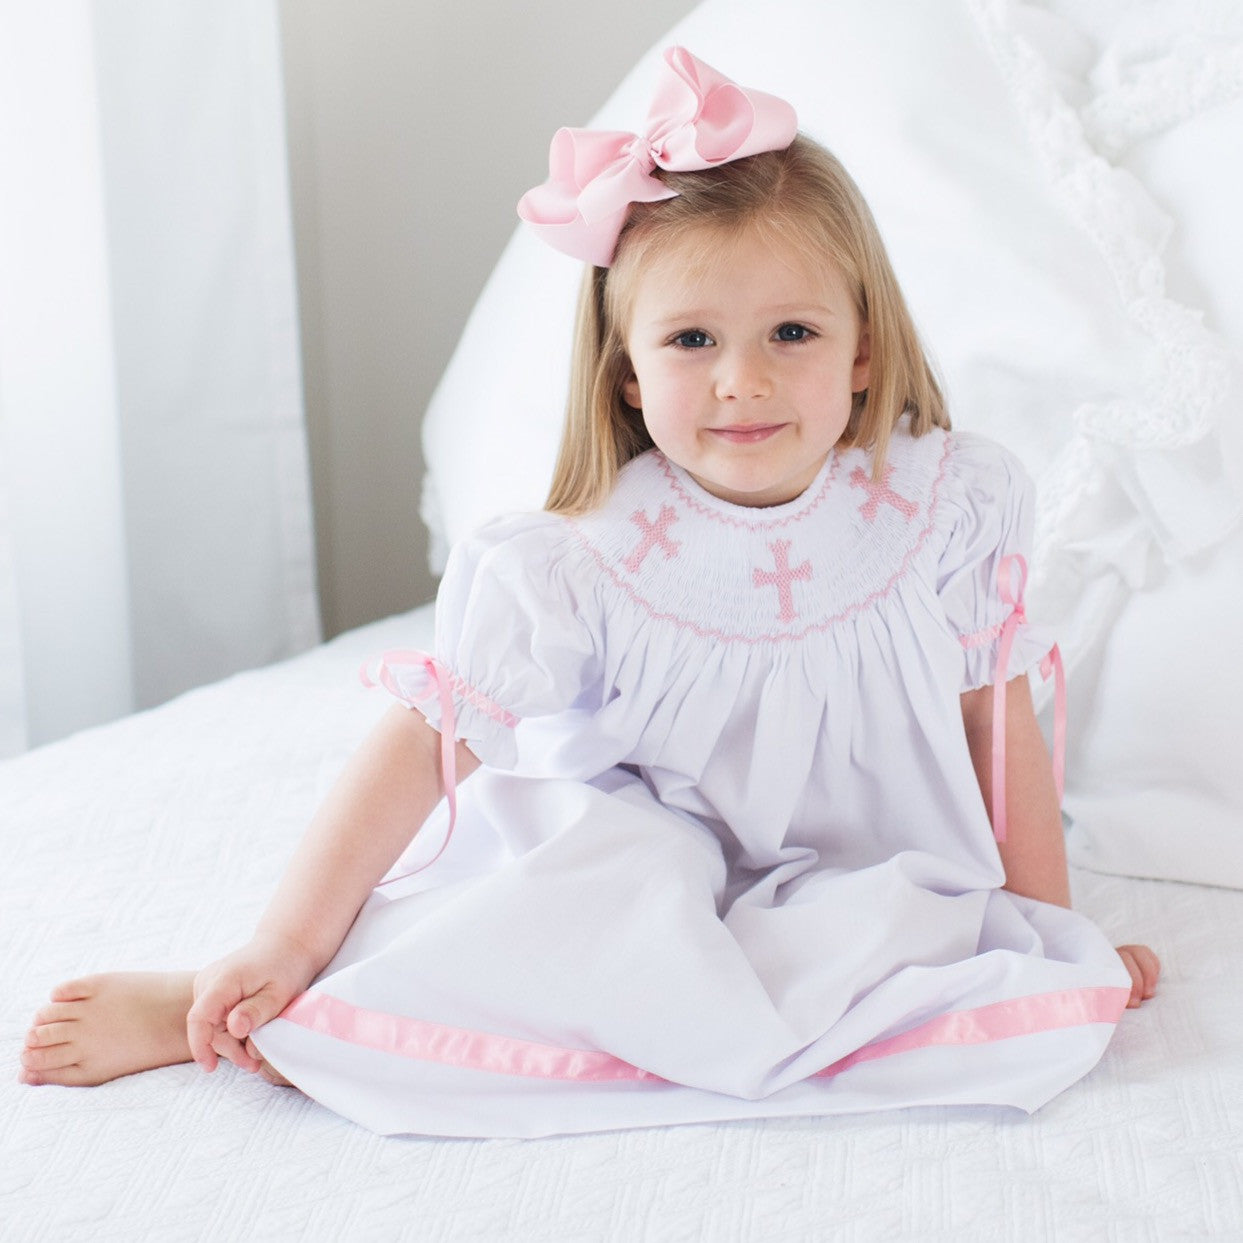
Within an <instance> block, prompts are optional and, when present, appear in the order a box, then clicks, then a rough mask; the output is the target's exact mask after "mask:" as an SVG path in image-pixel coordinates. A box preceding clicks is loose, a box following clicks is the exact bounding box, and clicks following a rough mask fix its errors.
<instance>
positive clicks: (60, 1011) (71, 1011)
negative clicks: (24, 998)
mask: <svg viewBox="0 0 1243 1243" xmlns="http://www.w3.org/2000/svg"><path fill="white" fill-rule="evenodd" d="M81 1010H82V1007H81V1004H80V1003H74V1002H68V1001H54V1002H52V1003H51V1004H50V1005H47V1006H41V1007H40V1008H39V1009H38V1010H36V1011H35V1021H34V1023H33V1024H32V1026H34V1027H40V1026H43V1025H44V1024H47V1023H68V1022H70V1021H71V1020H73V1019H75V1018H77V1017H78V1015H79V1014H80V1013H81Z"/></svg>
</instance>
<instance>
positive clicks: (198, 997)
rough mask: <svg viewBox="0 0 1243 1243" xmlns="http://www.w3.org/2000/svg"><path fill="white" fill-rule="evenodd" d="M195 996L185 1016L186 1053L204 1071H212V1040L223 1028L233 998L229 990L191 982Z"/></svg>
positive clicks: (214, 1059) (214, 1056)
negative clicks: (187, 1047)
mask: <svg viewBox="0 0 1243 1243" xmlns="http://www.w3.org/2000/svg"><path fill="white" fill-rule="evenodd" d="M194 989H195V998H194V1004H193V1005H192V1006H191V1007H190V1012H189V1013H188V1014H187V1015H186V1039H187V1041H188V1042H189V1045H190V1055H191V1057H193V1058H194V1060H195V1061H196V1062H198V1064H199V1065H200V1066H201V1067H202V1068H203V1069H204V1070H215V1069H216V1066H217V1063H218V1060H219V1059H218V1058H217V1056H216V1051H215V1049H214V1048H213V1047H212V1042H213V1040H214V1039H215V1037H216V1034H217V1033H218V1032H221V1031H223V1030H224V1025H225V1018H226V1016H227V1014H228V1009H229V1006H230V1005H232V1004H233V1002H235V1001H236V1000H237V993H236V991H234V990H233V989H224V988H220V987H218V986H217V987H212V986H211V985H208V986H207V987H205V988H204V987H201V986H200V984H199V981H198V980H195V982H194Z"/></svg>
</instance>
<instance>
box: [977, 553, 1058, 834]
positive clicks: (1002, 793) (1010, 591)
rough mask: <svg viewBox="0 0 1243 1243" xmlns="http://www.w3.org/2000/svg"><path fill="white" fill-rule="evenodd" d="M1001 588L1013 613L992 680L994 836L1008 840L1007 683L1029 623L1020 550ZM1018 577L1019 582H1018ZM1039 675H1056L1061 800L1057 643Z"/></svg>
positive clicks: (1005, 567) (1004, 564) (1004, 568)
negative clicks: (1018, 636) (1016, 645)
mask: <svg viewBox="0 0 1243 1243" xmlns="http://www.w3.org/2000/svg"><path fill="white" fill-rule="evenodd" d="M997 577H998V590H999V591H1000V594H1001V598H1002V600H1003V601H1004V602H1005V603H1006V604H1008V605H1009V606H1010V615H1009V616H1008V617H1007V618H1006V620H1005V623H1004V624H1003V625H1002V628H1001V639H1000V642H999V643H998V645H997V672H996V675H995V680H994V682H993V835H994V837H996V839H997V840H998V841H999V842H1004V841H1005V840H1006V682H1007V680H1008V678H1009V668H1010V651H1011V649H1012V648H1013V647H1014V638H1015V635H1016V634H1017V633H1018V631H1019V627H1020V626H1024V625H1026V624H1027V613H1026V611H1025V609H1024V607H1023V593H1024V591H1025V590H1026V587H1027V561H1026V560H1025V558H1023V557H1022V556H1021V555H1020V554H1019V553H1012V554H1010V555H1009V556H1007V557H1003V558H1002V560H1001V565H1000V567H999V568H998V574H997ZM1016 580H1017V585H1016ZM1040 676H1041V677H1042V678H1044V680H1045V681H1046V682H1047V681H1048V680H1049V678H1050V676H1052V677H1053V678H1054V690H1053V779H1054V781H1055V782H1056V783H1057V801H1058V804H1059V806H1060V805H1061V801H1062V790H1063V788H1064V786H1065V776H1066V672H1065V669H1064V668H1063V666H1062V653H1061V651H1060V650H1059V649H1058V646H1057V644H1056V643H1055V644H1054V645H1053V646H1052V647H1051V648H1050V649H1049V651H1048V653H1047V654H1046V655H1045V657H1044V659H1043V660H1042V661H1041V662H1040Z"/></svg>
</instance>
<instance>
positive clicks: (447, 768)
mask: <svg viewBox="0 0 1243 1243" xmlns="http://www.w3.org/2000/svg"><path fill="white" fill-rule="evenodd" d="M401 667H405V668H418V669H422V670H423V672H424V673H425V674H427V676H428V678H429V679H430V683H431V684H430V686H429V688H428V691H427V693H426V694H425V695H414V696H411V695H408V694H407V693H406V691H405V690H404V689H403V688H402V686H401V684H400V683H399V682H398V681H397V677H396V675H395V674H394V673H393V669H394V668H401ZM376 675H377V678H378V679H379V680H378V682H377V681H376V680H375V679H373V678H372V677H371V674H370V673H369V671H368V669H367V666H366V665H364V666H363V667H362V669H360V670H359V677H360V678H361V679H362V684H363V685H364V686H367V687H374V686H376V685H379V686H383V687H384V689H385V690H386V691H388V692H389V694H390V695H392V696H393V697H394V698H395V699H398V700H400V701H401V702H402V703H404V704H405V705H406V706H407V707H408V708H414V707H415V705H416V704H418V703H422V702H423V701H425V700H427V699H430V698H431V697H432V695H433V694H436V695H437V696H438V697H439V699H440V776H441V784H442V785H443V786H444V792H445V802H446V803H447V804H448V805H449V827H448V829H446V830H445V838H444V841H443V842H441V843H440V849H439V850H437V851H436V853H435V854H434V855H433V856H432V857H431V858H430V859H428V861H427V862H426V863H421V864H420V865H419V866H418V867H417V868H411V869H410V871H408V872H402V873H400V874H399V875H397V876H390V877H389V878H388V879H387V880H385V881H382V882H381V883H380V885H379V886H377V888H383V887H384V886H385V885H391V884H393V883H394V882H395V881H399V880H405V879H406V877H408V876H413V875H415V873H416V872H421V871H423V870H424V868H429V867H431V866H432V864H433V863H435V862H436V860H437V859H439V858H440V856H441V855H443V854H444V852H445V850H446V848H447V847H448V845H449V841H450V839H451V838H452V837H453V829H454V827H455V826H456V824H457V718H456V714H455V712H454V708H453V690H452V686H451V684H450V680H449V675H448V673H446V672H445V669H444V666H443V665H441V664H440V662H439V661H438V660H437V659H436V658H435V657H434V656H429V655H428V654H427V653H426V652H420V651H417V650H416V649H414V648H395V649H393V650H392V651H388V652H384V653H383V654H382V655H381V656H380V658H379V667H378V668H377V670H376Z"/></svg>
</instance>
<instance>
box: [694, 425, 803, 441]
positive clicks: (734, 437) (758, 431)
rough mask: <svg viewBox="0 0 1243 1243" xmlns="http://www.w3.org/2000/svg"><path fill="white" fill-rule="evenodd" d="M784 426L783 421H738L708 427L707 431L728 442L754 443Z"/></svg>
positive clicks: (772, 434)
mask: <svg viewBox="0 0 1243 1243" xmlns="http://www.w3.org/2000/svg"><path fill="white" fill-rule="evenodd" d="M785 426H786V425H785V424H784V423H745V424H744V423H738V424H735V425H733V426H730V427H710V428H708V431H709V432H711V433H712V435H714V436H719V437H720V438H721V439H722V440H726V441H728V442H729V443H730V444H735V445H754V444H759V443H760V442H761V441H764V440H768V439H769V437H771V436H775V435H776V434H777V433H778V432H779V431H781V429H782V428H784V427H785Z"/></svg>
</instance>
